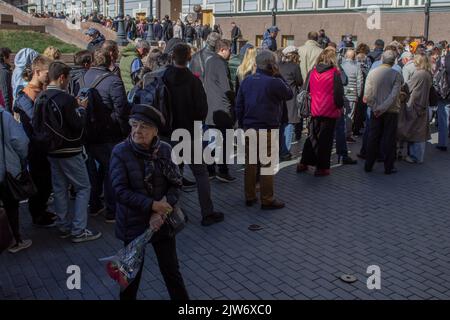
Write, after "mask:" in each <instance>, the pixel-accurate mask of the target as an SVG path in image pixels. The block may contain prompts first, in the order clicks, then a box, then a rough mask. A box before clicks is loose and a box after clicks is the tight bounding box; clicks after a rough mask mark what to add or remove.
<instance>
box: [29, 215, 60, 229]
mask: <svg viewBox="0 0 450 320" xmlns="http://www.w3.org/2000/svg"><path fill="white" fill-rule="evenodd" d="M33 225H34V226H36V227H40V228H51V227H54V226H55V221H53V220H52V219H51V218H49V217H47V216H40V217H39V218H35V219H33Z"/></svg>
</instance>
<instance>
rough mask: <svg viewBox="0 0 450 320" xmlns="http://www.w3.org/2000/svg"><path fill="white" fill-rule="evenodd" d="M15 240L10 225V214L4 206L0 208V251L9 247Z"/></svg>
mask: <svg viewBox="0 0 450 320" xmlns="http://www.w3.org/2000/svg"><path fill="white" fill-rule="evenodd" d="M12 241H13V234H12V232H11V227H10V226H9V221H8V216H7V215H6V212H5V210H4V209H3V208H0V253H2V252H3V251H4V250H6V249H8V248H9V247H10V245H11V243H12Z"/></svg>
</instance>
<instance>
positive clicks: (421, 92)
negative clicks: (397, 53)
mask: <svg viewBox="0 0 450 320" xmlns="http://www.w3.org/2000/svg"><path fill="white" fill-rule="evenodd" d="M414 64H415V65H416V68H417V71H416V72H415V73H414V75H413V76H412V78H411V80H410V82H409V83H408V86H409V92H410V96H409V99H408V102H407V103H406V106H405V107H404V108H403V110H402V112H401V115H400V119H399V136H400V137H399V138H400V139H401V140H404V141H408V156H407V157H406V158H405V161H407V162H409V163H422V162H423V157H424V154H425V144H426V141H427V140H429V139H430V126H429V121H428V107H429V105H430V103H429V101H430V89H431V86H432V76H431V64H430V61H429V58H428V57H427V56H425V55H416V57H415V58H414Z"/></svg>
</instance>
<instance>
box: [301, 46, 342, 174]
mask: <svg viewBox="0 0 450 320" xmlns="http://www.w3.org/2000/svg"><path fill="white" fill-rule="evenodd" d="M304 87H305V88H308V91H309V93H310V95H311V120H310V125H309V136H308V138H307V139H306V141H305V146H304V147H303V154H302V159H301V160H300V163H299V164H298V165H297V172H304V171H307V170H308V166H315V167H316V172H315V174H314V175H315V176H317V177H320V176H328V175H329V174H330V158H331V149H332V146H333V139H334V130H335V126H336V120H337V119H338V118H339V117H341V115H342V108H343V107H344V86H343V85H342V80H341V71H340V70H339V68H338V67H337V61H336V52H335V51H334V50H332V49H328V48H327V49H325V50H323V51H322V53H321V54H320V55H319V57H318V58H317V63H316V66H315V67H314V68H313V69H312V70H311V71H310V72H309V73H308V75H307V77H306V81H305V85H304Z"/></svg>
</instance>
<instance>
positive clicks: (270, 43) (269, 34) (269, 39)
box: [262, 26, 280, 52]
mask: <svg viewBox="0 0 450 320" xmlns="http://www.w3.org/2000/svg"><path fill="white" fill-rule="evenodd" d="M278 31H280V29H278V27H277V26H273V27H270V28H269V29H268V30H267V31H266V33H265V36H264V41H263V43H262V48H263V49H264V50H270V51H273V52H275V51H277V35H278Z"/></svg>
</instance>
